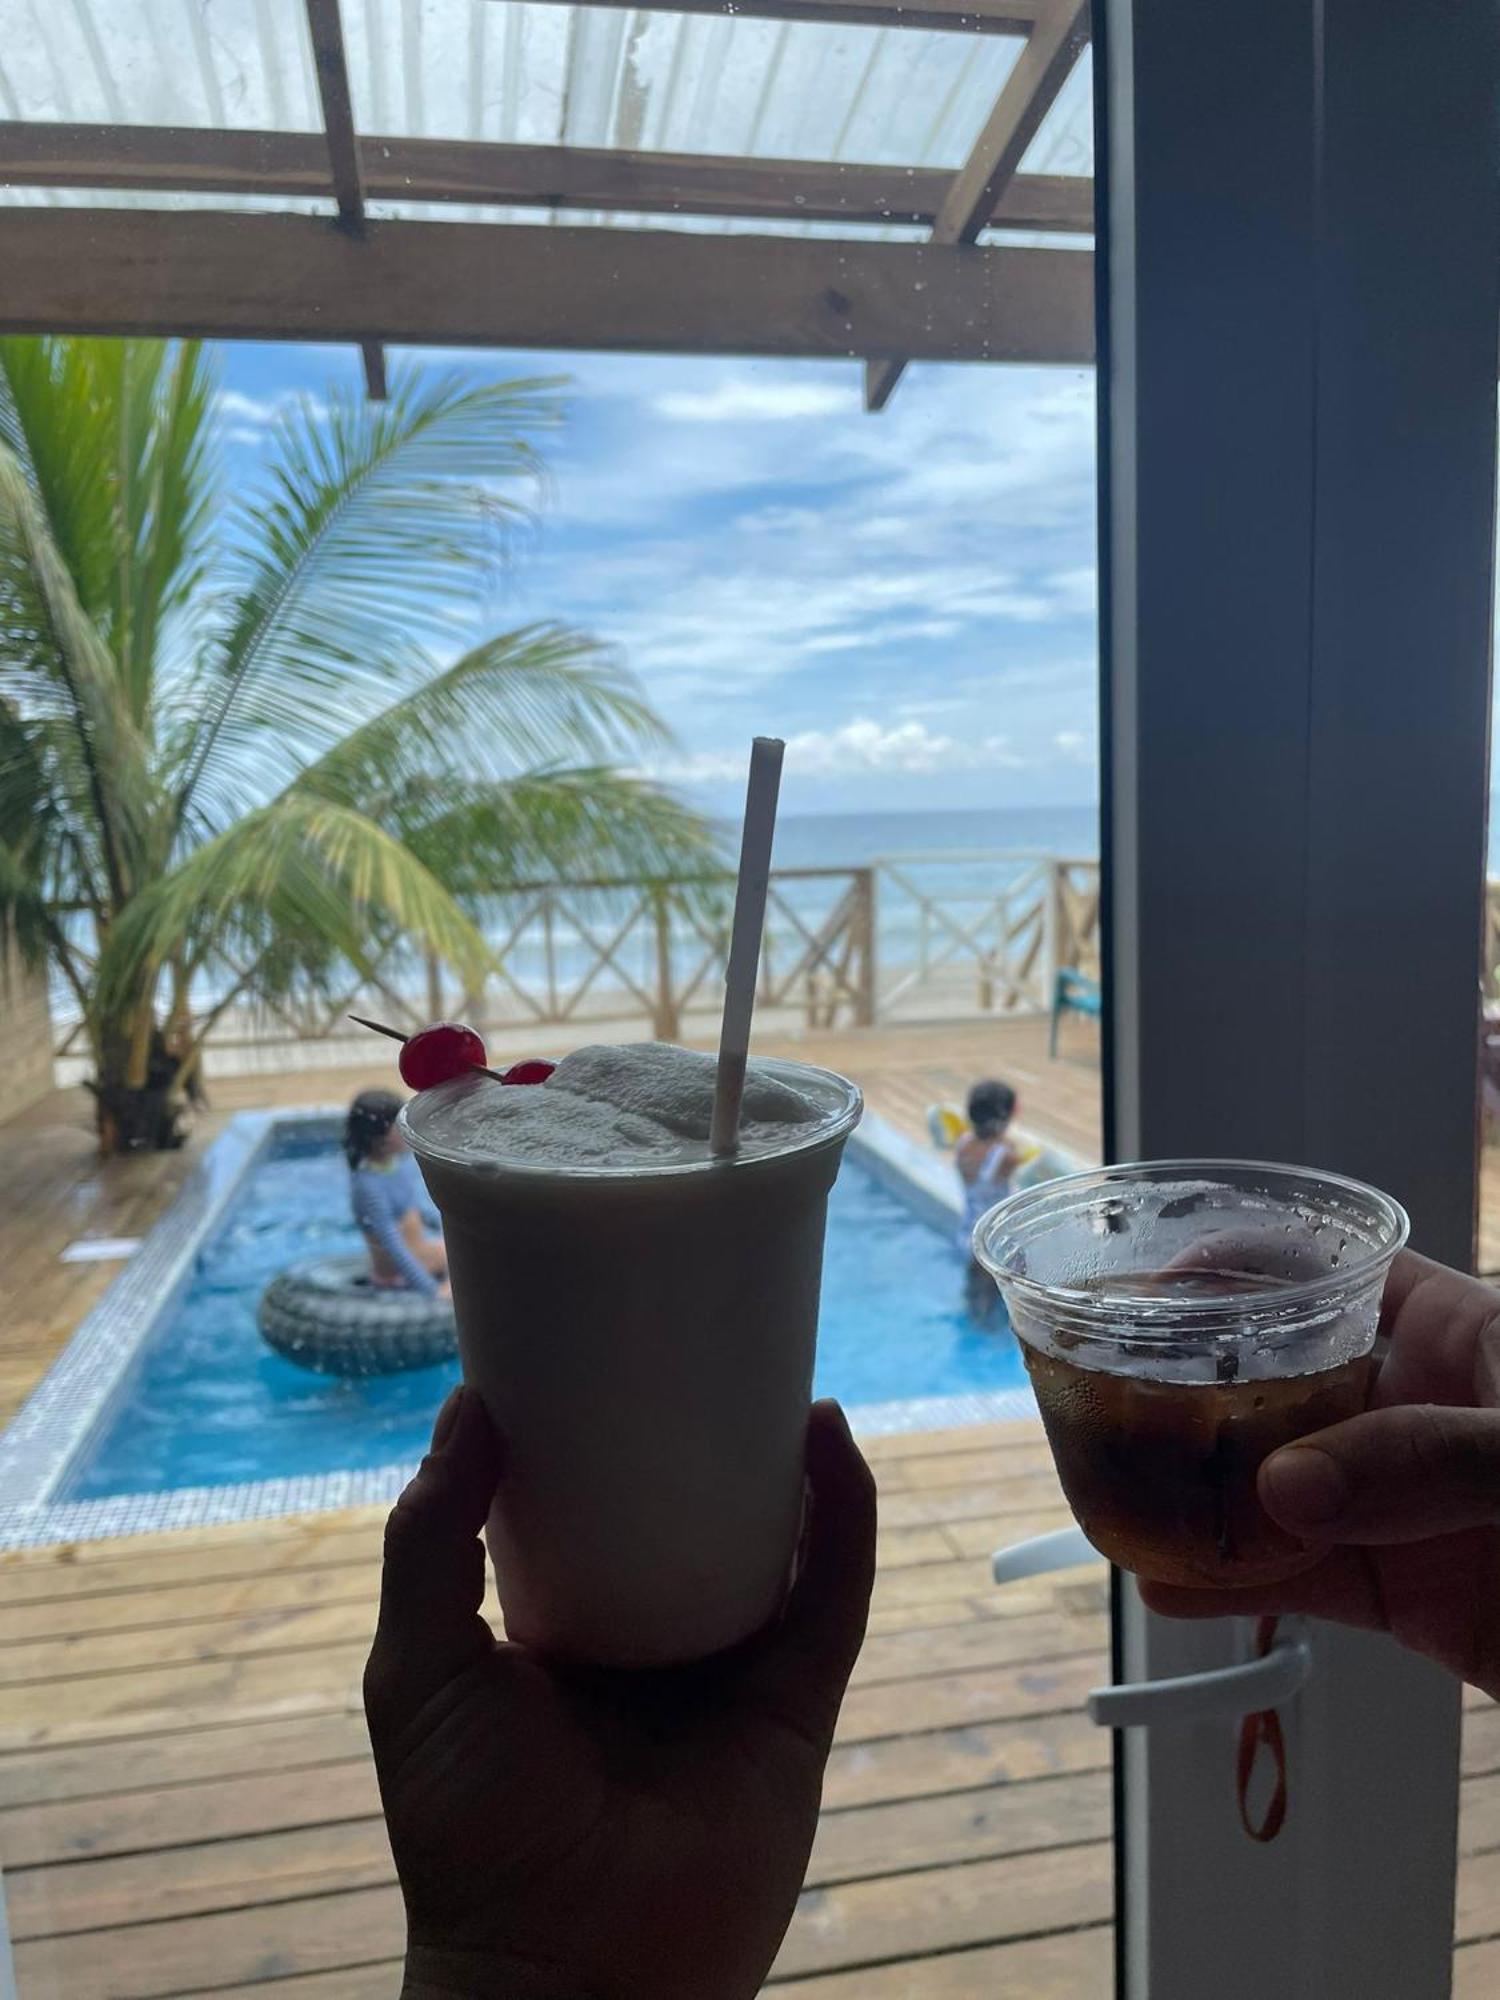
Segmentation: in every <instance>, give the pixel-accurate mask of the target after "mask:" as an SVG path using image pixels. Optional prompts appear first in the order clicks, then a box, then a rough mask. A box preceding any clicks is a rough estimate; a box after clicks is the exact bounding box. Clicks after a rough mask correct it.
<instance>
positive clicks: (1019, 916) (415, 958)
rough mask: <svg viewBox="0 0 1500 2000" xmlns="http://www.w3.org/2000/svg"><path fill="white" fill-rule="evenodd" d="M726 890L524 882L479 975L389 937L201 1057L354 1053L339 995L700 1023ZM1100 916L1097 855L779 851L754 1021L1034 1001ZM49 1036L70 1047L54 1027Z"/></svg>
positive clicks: (1045, 996) (381, 1004)
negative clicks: (336, 986) (800, 862)
mask: <svg viewBox="0 0 1500 2000" xmlns="http://www.w3.org/2000/svg"><path fill="white" fill-rule="evenodd" d="M731 890H732V884H731V883H730V881H729V880H728V879H727V878H724V879H722V880H720V879H713V880H702V879H698V880H691V881H689V880H680V881H665V882H648V883H615V882H600V881H594V882H576V883H570V884H567V885H566V886H559V885H557V884H542V883H538V884H532V885H529V886H526V887H523V888H521V889H518V890H516V891H514V892H513V893H512V894H511V895H509V896H507V897H505V898H504V899H502V900H501V901H500V902H499V903H498V904H497V906H496V909H495V911H494V913H493V915H492V917H491V920H490V923H489V926H488V931H489V936H490V938H491V940H492V942H493V946H494V953H495V961H494V969H493V970H492V972H491V973H490V975H489V977H488V978H487V979H486V981H485V982H484V984H483V986H482V987H481V988H480V989H479V990H478V991H470V990H465V988H464V986H463V983H462V982H461V981H460V980H459V979H458V978H457V977H456V976H455V975H454V974H453V973H452V972H450V971H449V970H448V969H447V968H446V967H444V966H442V965H439V964H436V963H434V962H431V961H428V960H426V959H424V958H422V957H421V956H420V955H419V954H416V953H414V952H413V951H412V950H411V949H410V948H409V947H408V946H406V945H404V944H403V943H401V942H400V941H397V942H395V943H393V944H392V945H390V946H389V947H388V948H387V949H386V950H385V951H384V952H382V953H379V954H377V956H376V958H375V961H374V963H373V965H372V966H371V968H370V970H369V972H368V974H367V975H366V976H364V977H362V978H361V979H360V980H359V981H358V983H357V985H356V984H355V983H354V980H353V975H352V974H351V976H350V989H349V990H348V991H340V992H335V993H332V994H328V993H323V994H318V995H314V996H306V997H302V998H285V999H280V1000H275V1001H268V1000H262V1001H257V1002H254V1003H247V1004H244V1005H240V1006H236V1007H233V1008H231V1009H229V1010H228V1011H226V1012H225V1013H224V1014H223V1016H222V1017H221V1018H220V1019H219V1020H218V1021H217V1022H216V1024H215V1026H214V1028H213V1030H212V1032H211V1034H210V1036H209V1043H208V1046H209V1049H210V1052H211V1056H212V1059H213V1065H214V1067H215V1068H216V1069H219V1070H220V1071H224V1070H227V1069H232V1068H236V1067H257V1068H259V1067H264V1068H268V1069H272V1068H277V1067H282V1066H285V1065H287V1064H289V1063H292V1064H295V1063H299V1062H302V1061H314V1060H316V1061H322V1062H327V1061H329V1060H330V1059H335V1060H337V1059H342V1058H348V1059H351V1060H352V1059H353V1057H354V1054H355V1052H356V1051H357V1050H359V1049H361V1048H363V1047H364V1038H363V1037H362V1035H361V1032H360V1030H358V1029H356V1028H354V1027H353V1026H352V1025H351V1024H350V1022H349V1020H348V1012H349V1009H350V1007H351V1006H356V1007H359V1008H360V1010H361V1011H363V1012H368V1011H372V1010H376V1009H378V1011H379V1012H380V1013H381V1014H382V1015H383V1017H384V1018H386V1019H387V1020H389V1021H390V1022H391V1024H392V1025H393V1026H396V1027H406V1028H414V1027H417V1026H420V1025H421V1023H422V1022H424V1021H430V1020H434V1019H438V1018H441V1017H442V1016H444V1015H448V1016H453V1015H460V1016H462V1017H463V1018H465V1019H467V1020H471V1021H473V1022H474V1023H475V1024H476V1025H477V1026H479V1027H480V1028H481V1029H482V1030H483V1031H484V1032H485V1033H486V1034H487V1035H490V1036H493V1037H495V1038H496V1040H497V1044H498V1045H499V1046H501V1047H503V1046H504V1045H505V1038H506V1036H507V1034H510V1036H511V1038H512V1040H519V1039H521V1037H522V1035H523V1033H527V1034H528V1035H529V1039H530V1040H534V1039H535V1036H534V1035H530V1034H529V1031H532V1030H535V1029H537V1028H541V1027H557V1028H562V1029H565V1030H567V1031H568V1035H567V1039H570V1040H574V1041H577V1040H583V1039H587V1038H588V1036H589V1035H591V1034H595V1033H599V1034H603V1035H605V1036H606V1038H633V1037H635V1036H639V1035H652V1036H656V1037H658V1038H660V1039H662V1040H667V1041H675V1040H679V1039H682V1038H683V1037H684V1036H689V1037H691V1036H693V1035H697V1036H698V1037H699V1038H702V1037H704V1036H706V1035H709V1034H711V1032H712V1024H713V1021H714V1018H715V1017H716V1016H717V1014H718V1012H719V1009H720V1007H721V1005H722V1001H723V976H724V961H725V957H726V955H727V948H728V934H729V909H730V901H731ZM1098 930H1099V869H1098V864H1097V862H1094V861H1086V860H1074V859H1068V858H1057V857H1052V856H1047V857H1037V856H1031V855H1014V854H957V855H901V856H896V857H892V858H889V859H883V860H879V861H876V862H872V863H870V864H869V865H867V866H860V867H848V868H780V869H777V870H776V871H775V872H774V874H773V876H772V881H771V892H770V897H769V902H768V906H767V925H766V940H765V948H764V951H763V953H762V957H761V966H760V987H759V993H758V998H757V1020H758V1021H759V1022H760V1023H761V1025H762V1026H763V1027H765V1028H768V1029H779V1030H781V1031H783V1032H786V1031H789V1030H794V1029H798V1028H844V1027H852V1028H858V1027H869V1026H871V1025H873V1024H875V1023H876V1022H880V1021H912V1022H914V1021H953V1020H965V1019H970V1020H972V1019H974V1018H976V1017H983V1016H985V1015H992V1014H993V1015H1003V1014H1028V1013H1038V1012H1043V1011H1045V1010H1046V1009H1047V1008H1048V1007H1050V1005H1051V1001H1052V993H1053V988H1054V985H1055V981H1056V975H1057V973H1058V971H1059V970H1060V969H1062V968H1064V967H1071V968H1074V969H1077V970H1080V971H1085V972H1097V969H1098ZM211 1000H212V995H211V994H207V995H204V996H202V1003H203V1004H204V1005H207V1004H209V1003H210V1002H211ZM59 1025H60V1026H62V1027H66V1026H67V1025H68V1024H66V1023H60V1024H59ZM75 1032H76V1030H75ZM558 1039H559V1041H560V1040H561V1039H563V1038H558ZM334 1045H338V1046H337V1048H335V1046H334ZM549 1046H550V1044H549ZM301 1048H307V1049H308V1051H309V1053H308V1054H307V1055H306V1056H299V1055H296V1054H294V1051H295V1050H297V1049H301ZM314 1050H317V1051H321V1053H319V1054H316V1055H315V1054H314V1053H313V1051H314ZM58 1054H59V1057H66V1058H67V1060H68V1062H69V1064H70V1066H74V1067H76V1066H77V1065H78V1064H80V1063H81V1062H82V1056H81V1052H80V1049H79V1047H78V1045H77V1044H76V1043H75V1044H73V1045H72V1046H69V1044H68V1042H67V1040H66V1039H65V1040H64V1044H63V1046H62V1047H60V1048H59V1050H58Z"/></svg>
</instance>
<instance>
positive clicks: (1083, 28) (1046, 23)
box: [865, 0, 1089, 410]
mask: <svg viewBox="0 0 1500 2000" xmlns="http://www.w3.org/2000/svg"><path fill="white" fill-rule="evenodd" d="M1088 34H1089V0H1045V5H1044V9H1043V11H1042V12H1041V14H1040V15H1039V17H1038V20H1037V24H1036V26H1035V28H1034V29H1033V30H1032V32H1031V34H1030V36H1029V37H1028V39H1027V43H1026V46H1025V48H1024V49H1023V50H1022V51H1021V54H1020V57H1019V58H1018V60H1017V62H1016V66H1015V68H1014V69H1013V70H1012V71H1011V73H1010V75H1009V76H1008V77H1007V78H1006V80H1005V88H1004V89H1003V90H1002V91H1001V93H1000V95H999V97H998V98H997V99H996V100H995V108H994V110H993V111H992V112H991V113H990V115H989V118H988V119H987V120H986V122H985V127H984V130H983V131H982V132H981V133H980V135H979V137H978V139H977V140H976V141H975V143H974V147H973V150H972V151H971V153H970V154H969V157H968V159H967V160H966V161H965V163H964V165H963V166H962V167H961V168H960V169H959V171H958V173H957V174H956V175H955V176H954V179H953V183H952V185H951V187H950V188H949V190H948V193H947V195H946V196H945V197H944V200H943V203H942V206H941V207H940V208H939V210H938V213H937V219H936V220H935V221H934V223H933V225H932V240H933V242H934V243H943V244H965V243H972V242H974V240H975V238H976V237H977V236H978V235H979V233H980V231H981V230H983V229H985V228H987V227H988V226H989V224H990V220H991V218H992V217H993V215H994V213H995V209H996V205H997V204H998V202H999V201H1000V199H1001V197H1002V196H1003V194H1004V193H1005V190H1006V188H1007V187H1008V186H1009V185H1010V184H1011V182H1012V181H1013V180H1014V178H1015V174H1016V169H1017V168H1018V167H1019V166H1020V164H1021V160H1022V158H1023V157H1024V155H1025V152H1026V148H1027V147H1028V146H1029V145H1030V144H1031V142H1032V140H1033V139H1034V138H1035V137H1036V135H1037V132H1038V130H1039V129H1040V126H1041V123H1042V120H1043V119H1044V118H1045V117H1046V115H1047V113H1048V112H1049V111H1050V110H1051V108H1052V106H1053V104H1054V103H1055V102H1056V101H1057V93H1058V92H1059V91H1060V90H1061V89H1062V87H1063V85H1064V84H1065V83H1066V82H1067V80H1068V75H1069V73H1070V71H1071V70H1072V68H1073V65H1074V63H1075V62H1076V61H1077V60H1078V54H1079V51H1080V50H1081V49H1082V48H1083V46H1084V44H1085V43H1086V42H1087V40H1088ZM905 367H906V362H905V360H903V359H900V358H896V359H891V358H889V357H887V358H885V359H879V358H876V359H872V360H870V361H869V362H868V363H867V364H866V367H865V408H866V409H868V410H883V409H884V408H885V406H886V404H887V403H888V402H889V401H890V397H891V391H892V390H893V389H894V388H895V386H896V384H897V383H898V382H899V381H900V380H901V375H902V371H903V370H904V369H905Z"/></svg>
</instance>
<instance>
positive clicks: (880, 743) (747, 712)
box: [219, 343, 1097, 813]
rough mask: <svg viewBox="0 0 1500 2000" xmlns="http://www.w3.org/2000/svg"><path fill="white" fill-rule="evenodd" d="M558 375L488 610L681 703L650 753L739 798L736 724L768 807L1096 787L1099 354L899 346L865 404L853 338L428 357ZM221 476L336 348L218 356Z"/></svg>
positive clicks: (695, 790)
mask: <svg viewBox="0 0 1500 2000" xmlns="http://www.w3.org/2000/svg"><path fill="white" fill-rule="evenodd" d="M389 359H390V363H391V365H392V366H393V367H416V368H422V369H434V368H438V369H447V368H458V369H461V370H463V371H465V372H469V373H472V374H474V375H475V376H476V377H477V376H485V377H497V378H498V377H510V376H516V375H525V376H532V377H534V376H537V375H553V376H560V377H563V378H565V379H566V381H567V384H568V387H567V391H566V394H567V400H568V406H569V414H568V419H567V423H566V425H565V427H564V428H563V430H562V431H561V433H560V434H559V435H558V436H557V437H556V438H555V439H553V440H552V441H551V442H550V445H549V455H550V459H551V466H552V477H551V479H550V481H549V486H548V491H547V493H546V495H545V500H544V505H543V509H542V512H541V515H540V518H539V520H538V524H537V527H536V529H535V531H534V533H533V534H532V535H531V536H529V537H528V538H527V540H526V543H525V545H524V546H523V548H522V549H521V550H520V552H519V559H518V560H517V561H516V562H515V563H514V564H513V566H512V567H511V570H510V572H509V574H508V576H507V579H506V586H505V592H504V596H503V598H502V600H501V601H500V602H499V603H497V604H495V605H493V606H491V607H487V617H488V619H489V620H490V622H492V624H493V626H494V629H503V628H504V627H506V626H509V625H511V624H516V625H519V624H522V623H526V622H529V621H531V620H534V619H538V618H556V619H561V620H563V621H565V622H568V623H571V624H575V625H578V626H581V627H582V628H584V629H585V630H587V631H589V632H590V633H592V634H593V635H594V636H595V637H596V638H598V639H600V640H603V641H604V642H606V643H607V644H608V645H610V646H611V647H613V648H615V649H617V651H618V653H619V655H620V657H621V659H622V660H623V662H624V663H625V664H626V665H627V666H628V667H629V668H630V669H631V670H632V672H633V673H634V674H635V676H636V677H637V679H638V681H639V682H640V684H641V685H642V687H643V688H644V690H645V692H646V693H647V695H648V696H649V697H650V699H651V701H652V702H653V703H654V704H655V706H656V708H657V709H658V711H659V712H660V713H661V714H662V715H663V716H664V717H665V719H666V721H667V722H668V724H669V725H670V726H671V728H672V730H673V732H674V735H675V738H676V744H675V747H674V748H673V749H672V750H671V751H670V752H669V753H666V754H664V755H663V756H662V757H661V758H660V759H659V760H658V761H657V762H656V763H655V764H654V765H653V766H652V769H653V771H654V773H655V774H656V775H659V776H661V777H663V778H665V779H668V780H670V781H671V782H673V783H674V784H676V785H677V786H678V787H680V788H681V789H683V790H684V791H685V792H686V793H687V794H688V795H689V796H690V797H692V798H693V799H694V800H695V801H696V802H698V803H700V804H702V805H703V806H705V807H706V808H708V809H709V810H711V811H715V812H725V813H729V812H733V811H735V810H737V806H738V802H739V799H740V798H741V796H742V793H743V784H744V770H745V760H746V751H747V745H748V741H749V738H750V737H751V736H752V735H755V734H765V735H777V736H784V737H785V738H786V739H787V762H786V773H785V778H784V781H783V794H782V802H783V810H785V811H789V812H870V811H928V810H935V809H942V808H963V809H970V808H975V807H984V806H1045V805H1072V804H1088V803H1090V802H1092V800H1093V799H1094V797H1095V794H1096V788H1097V718H1096V699H1097V695H1096V689H1097V664H1096V660H1097V633H1096V608H1095V557H1094V525H1095V517H1094V492H1095V482H1094V467H1095V447H1094V377H1093V371H1092V370H1090V369H1068V368H1041V367H1037V368H1023V367H1013V366H1005V367H978V366H973V365H970V366H967V367H959V366H939V365H916V366H913V367H911V368H909V369H908V371H907V373H906V375H905V377H904V378H903V380H902V382H901V383H900V385H899V387H898V388H897V390H896V393H895V395H894V396H893V398H892V399H891V402H890V403H889V405H888V406H887V408H886V409H885V410H884V411H883V412H882V413H881V414H879V415H878V416H870V415H867V414H866V413H865V411H864V409H863V407H862V404H861V399H860V376H859V371H858V369H857V367H856V366H855V365H854V364H853V363H849V362H797V361H746V360H738V359H736V360H720V359H716V358H704V357H694V358H690V359H689V358H682V357H666V356H663V357H658V356H635V355H618V354H616V355H605V354H600V355H577V354H569V355H556V356H553V355H536V354H527V355H504V354H499V355H496V354H489V353H485V354H471V353H453V354H447V355H442V354H438V355H434V354H432V353H424V354H411V355H403V354H401V353H399V352H398V353H394V354H392V355H391V356H390V357H389ZM219 360H220V367H221V382H222V387H221V390H220V396H221V405H220V408H221V414H222V416H223V418H224V420H225V435H226V441H227V446H228V449H229V452H230V471H231V475H232V477H233V478H234V479H235V481H236V483H237V484H238V483H239V482H241V481H242V480H245V479H247V478H249V477H250V476H251V475H253V473H254V470H255V467H256V464H257V463H258V461H259V460H260V459H261V457H262V456H263V454H264V452H265V449H266V445H267V441H268V438H269V433H270V430H271V427H272V425H273V424H274V422H275V420H276V418H277V416H278V414H279V413H280V412H281V411H282V409H284V407H285V406H286V404H287V403H288V402H289V401H291V400H293V399H296V398H298V397H300V396H304V395H307V396H312V397H319V396H322V395H324V394H326V392H327V390H328V388H329V386H330V384H333V383H338V384H343V385H346V386H349V387H355V386H357V385H358V384H359V383H360V382H361V380H362V376H361V374H360V370H359V362H358V358H357V356H355V355H354V353H353V352H352V351H351V350H348V349H340V348H333V347H310V346H294V345H270V344H248V343H246V344H234V345H229V346H226V347H224V348H223V349H221V350H220V354H219Z"/></svg>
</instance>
